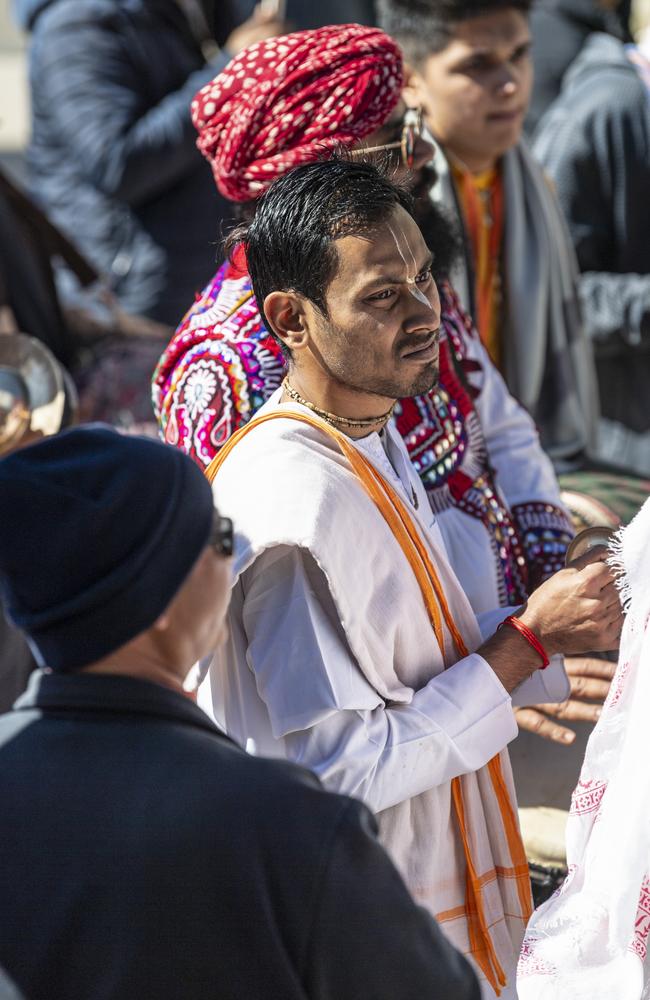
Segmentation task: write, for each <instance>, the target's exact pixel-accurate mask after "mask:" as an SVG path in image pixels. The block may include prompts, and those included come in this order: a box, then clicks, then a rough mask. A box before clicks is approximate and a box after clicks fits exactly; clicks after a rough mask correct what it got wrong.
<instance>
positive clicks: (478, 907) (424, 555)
mask: <svg viewBox="0 0 650 1000" xmlns="http://www.w3.org/2000/svg"><path fill="white" fill-rule="evenodd" d="M278 418H280V419H284V420H298V421H301V422H302V423H305V424H309V425H310V426H311V427H315V428H316V429H318V430H321V431H323V433H325V434H327V435H329V437H331V438H333V440H334V441H336V443H337V445H338V447H339V449H340V450H341V452H342V453H343V454H344V455H345V457H346V458H347V460H348V462H349V463H350V465H351V467H352V469H353V471H354V472H355V473H356V475H357V477H358V479H359V480H360V482H361V484H362V486H363V488H364V489H365V491H366V493H367V494H368V496H369V497H370V499H371V500H372V501H373V503H374V504H375V505H376V506H377V508H378V510H379V511H380V513H381V514H382V516H383V518H384V520H385V521H386V523H387V525H388V527H389V528H390V530H391V532H392V533H393V535H394V536H395V538H396V539H397V541H398V542H399V544H400V546H401V548H402V551H403V552H404V555H405V556H406V558H407V559H408V562H409V564H410V566H411V568H412V569H413V572H414V574H415V576H416V579H417V581H418V584H419V586H420V590H421V592H422V598H423V600H424V603H425V606H426V608H427V611H428V614H429V619H430V621H431V626H432V628H433V631H434V634H435V636H436V639H437V641H438V644H439V646H440V649H441V651H442V655H443V659H444V660H445V662H446V663H447V665H449V662H450V661H451V662H453V659H452V658H450V659H448V658H447V657H446V656H445V648H444V634H443V628H442V620H443V619H444V621H445V624H446V626H447V629H448V631H449V634H450V635H451V637H452V639H453V642H454V646H455V648H456V653H457V656H458V658H459V659H462V658H463V657H465V656H467V655H468V652H469V651H468V649H467V646H466V645H465V642H464V640H463V637H462V635H461V634H460V632H459V630H458V628H457V626H456V623H455V622H454V620H453V617H452V615H451V611H450V609H449V605H448V604H447V600H446V598H445V595H444V593H443V590H442V585H441V583H440V579H439V577H438V574H437V572H436V569H435V566H434V565H433V563H432V561H431V558H430V556H429V553H428V551H427V549H426V547H425V545H424V543H423V542H422V539H421V537H420V534H419V532H418V529H417V528H416V526H415V524H414V523H413V520H412V519H411V516H410V514H409V511H408V509H407V508H406V506H405V504H404V503H403V501H402V500H401V498H400V496H399V494H398V493H397V492H396V490H395V489H394V488H393V486H392V485H391V484H390V483H389V482H388V481H387V480H386V479H384V477H383V476H382V475H381V473H380V472H378V470H377V469H376V468H375V466H374V465H373V464H372V462H370V461H369V460H368V459H367V458H366V457H365V456H364V455H363V454H362V453H361V452H359V451H358V450H357V449H356V448H355V447H354V445H353V444H351V442H350V440H349V438H347V437H346V435H345V434H343V433H341V431H338V430H336V429H335V428H334V427H331V426H330V425H329V424H327V423H325V421H324V420H321V419H319V418H318V417H315V416H311V415H310V414H306V413H298V412H296V411H295V410H289V409H286V410H284V409H278V410H273V411H271V412H269V413H265V414H263V415H261V416H258V417H255V418H254V419H253V420H251V421H250V423H248V424H246V426H245V427H242V428H240V430H238V431H237V432H236V433H235V434H233V435H232V437H231V438H229V440H228V441H227V442H226V444H225V445H224V447H223V448H222V449H221V451H220V452H219V454H218V455H217V456H216V457H215V458H214V459H213V460H212V462H211V463H210V465H209V466H208V468H207V469H206V473H205V474H206V476H207V478H208V481H209V482H210V483H212V482H213V481H214V479H215V477H216V475H217V473H218V471H219V469H220V468H221V466H222V465H223V463H224V462H225V460H226V459H227V457H228V455H229V454H230V452H231V451H232V449H233V448H234V447H235V445H236V444H237V443H238V441H240V440H241V438H242V437H244V436H245V435H246V434H248V433H250V431H251V430H253V428H255V427H257V426H258V425H260V424H263V423H266V422H267V421H268V420H276V419H278ZM487 767H488V771H489V774H490V778H491V781H492V787H493V789H494V793H495V795H496V798H497V802H498V805H499V809H500V813H501V817H502V820H503V826H504V830H505V832H506V837H507V840H508V850H509V852H510V857H511V859H512V863H513V872H514V873H515V877H516V878H517V889H518V895H519V902H520V905H521V911H522V918H523V919H524V920H526V921H527V920H528V918H529V917H530V914H531V912H532V907H531V898H530V884H529V881H528V876H527V873H528V864H527V861H526V854H525V851H524V847H523V844H522V841H521V835H520V833H519V826H518V823H517V819H516V816H515V812H514V809H513V807H512V803H511V800H510V796H509V794H508V790H507V788H506V784H505V780H504V777H503V772H502V770H501V761H500V760H499V757H498V756H497V757H493V758H492V760H491V761H489V763H488V765H487ZM451 785H452V799H453V803H454V809H455V813H456V819H457V823H458V829H459V832H460V837H461V841H462V844H463V851H464V856H465V863H466V868H467V879H466V887H465V915H466V919H467V926H468V931H469V939H470V948H471V954H472V956H473V957H474V959H475V961H476V962H477V964H478V965H479V967H480V968H481V970H482V971H483V973H484V975H485V977H486V979H487V980H488V982H489V983H490V985H491V986H492V988H493V990H494V992H495V993H496V995H497V996H499V994H500V992H501V989H500V987H502V986H505V983H506V979H505V974H504V971H503V968H502V967H501V964H500V962H499V960H498V958H497V955H496V952H495V948H494V945H493V942H492V939H491V937H490V932H489V927H488V926H487V922H486V919H485V914H484V912H483V906H482V899H481V896H482V887H481V879H480V877H479V875H478V873H477V871H476V867H475V865H474V862H473V860H472V856H471V849H470V844H469V836H468V831H467V824H466V819H465V806H464V803H463V794H462V787H461V781H460V778H454V779H453V780H452V783H451ZM522 873H525V877H522Z"/></svg>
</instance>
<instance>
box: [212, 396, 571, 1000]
mask: <svg viewBox="0 0 650 1000" xmlns="http://www.w3.org/2000/svg"><path fill="white" fill-rule="evenodd" d="M277 402H278V398H272V399H271V400H270V401H269V403H268V404H267V406H266V407H265V409H272V408H275V406H276V405H277ZM294 408H295V409H300V407H294ZM274 424H275V425H279V426H282V425H283V424H286V422H283V421H277V422H274V423H271V424H267V425H265V427H264V428H257V429H256V430H254V431H253V432H251V434H250V435H249V436H248V438H246V439H245V441H243V442H241V443H240V444H239V445H237V447H236V449H235V451H234V452H233V453H232V455H231V456H230V457H229V458H228V459H227V460H226V463H225V464H224V466H223V468H222V470H221V472H220V473H219V475H218V476H217V479H216V481H215V486H214V490H215V496H216V501H217V504H218V506H219V508H220V510H221V512H222V513H224V514H227V515H229V516H233V517H234V518H235V519H236V523H237V526H238V528H240V529H241V531H242V536H243V537H239V545H238V553H237V560H236V574H237V579H236V583H235V586H234V591H233V600H232V604H231V609H230V613H229V625H230V637H229V640H228V643H227V645H226V647H225V648H224V649H223V650H221V651H220V652H219V653H218V654H217V655H216V656H215V658H214V660H213V662H212V664H211V666H210V670H209V673H208V676H207V678H206V681H205V683H204V684H203V685H202V687H201V689H200V692H199V703H200V704H201V705H202V706H203V707H204V708H206V710H208V711H209V713H210V714H211V715H213V717H214V718H215V719H216V721H217V722H218V723H219V724H220V725H221V726H222V727H223V728H224V729H225V730H226V731H227V732H228V733H229V735H231V736H232V737H233V738H234V739H236V740H237V741H238V742H239V743H241V744H242V745H244V746H246V747H247V748H248V749H249V750H251V751H254V752H256V753H260V754H265V755H276V756H282V757H286V758H288V759H290V760H293V761H295V762H297V763H300V764H302V765H304V766H306V767H309V768H310V769H311V770H313V771H315V772H316V773H317V774H319V775H320V777H321V778H322V779H323V780H324V781H325V783H326V784H327V786H328V787H329V788H332V789H333V790H337V791H341V792H347V793H349V794H352V795H356V796H358V797H360V798H362V799H363V800H364V801H365V802H366V803H367V804H368V805H369V806H370V807H371V808H372V809H373V810H374V811H375V812H377V813H379V814H380V827H381V825H382V823H381V820H382V815H381V814H383V815H384V816H386V817H387V818H388V820H389V822H390V817H391V816H393V815H394V810H395V809H396V808H397V809H398V810H399V809H402V810H403V808H404V806H405V805H406V804H407V803H409V802H410V801H412V800H415V799H416V797H417V796H421V795H423V794H424V793H427V794H429V795H431V794H433V795H434V796H435V795H438V797H439V808H438V809H437V811H436V810H434V813H433V815H434V816H435V817H437V819H435V822H434V823H433V824H432V826H431V828H430V829H427V839H428V840H429V842H430V843H431V845H432V848H433V845H436V850H437V851H440V852H443V854H444V853H445V852H448V853H449V858H450V864H451V859H452V858H453V857H454V856H455V853H456V852H457V850H458V848H457V845H455V843H454V836H453V833H452V831H451V829H450V825H449V824H450V801H449V795H450V792H449V789H450V781H451V779H452V778H454V777H456V776H457V775H463V774H470V773H472V772H474V771H477V770H478V769H479V768H482V767H483V766H484V765H485V764H486V763H487V761H488V760H490V758H492V757H493V756H495V755H496V754H497V753H498V752H499V751H500V750H502V749H503V748H504V747H505V746H506V744H507V743H508V742H509V741H510V740H511V739H513V738H514V736H515V735H516V732H517V728H516V725H515V722H514V718H513V714H512V708H511V699H510V696H509V695H508V693H507V692H506V691H505V689H504V688H503V686H502V685H501V683H500V681H499V680H498V678H497V677H496V675H495V674H494V672H493V671H492V669H491V668H490V666H489V665H488V664H487V663H486V661H485V660H484V659H483V658H482V657H481V656H479V655H478V654H476V653H473V654H470V655H469V656H467V657H466V658H464V659H463V660H462V661H460V662H459V663H457V664H454V665H453V666H452V667H450V668H449V669H447V670H444V671H443V669H442V664H441V663H440V660H439V653H436V652H435V650H434V649H433V648H432V643H431V640H432V638H433V633H432V630H431V627H430V625H429V623H428V619H427V617H426V613H425V612H424V606H423V604H422V600H421V597H420V596H419V591H418V590H417V587H415V589H414V588H413V585H414V579H411V577H412V573H411V571H410V569H409V568H408V566H407V567H406V568H405V569H403V570H402V569H400V572H403V573H404V579H403V586H400V585H399V584H397V585H396V581H395V579H394V577H391V574H390V573H389V575H388V577H387V581H388V584H390V587H391V593H390V595H389V596H390V600H388V602H387V603H386V604H385V605H384V612H383V613H384V614H385V616H386V632H385V645H386V648H385V649H383V651H382V643H381V636H380V635H379V636H378V635H377V634H376V633H377V629H376V628H375V629H374V633H375V634H372V635H371V634H366V632H368V633H370V631H372V629H371V624H370V621H368V625H367V628H366V625H365V619H364V612H363V610H362V609H363V608H364V607H366V606H367V608H368V612H367V613H369V612H372V611H374V610H376V609H374V607H373V606H371V604H369V603H368V602H369V601H375V603H376V600H381V598H382V595H381V594H380V595H379V596H377V595H375V594H373V593H372V591H373V588H376V589H378V590H382V589H385V587H386V583H385V582H384V577H383V575H382V560H383V559H384V558H385V553H383V552H382V548H387V547H388V546H386V545H382V539H381V538H377V540H376V541H375V543H374V544H375V546H377V545H378V546H379V547H380V548H379V549H378V551H377V552H374V551H367V550H363V551H355V552H352V551H350V552H349V558H350V560H354V563H352V562H351V563H350V564H349V569H348V571H347V572H348V575H349V576H354V577H355V579H358V580H360V581H364V583H365V588H366V591H367V593H364V591H363V586H362V585H361V584H358V585H356V591H355V593H356V595H357V600H356V602H355V604H358V606H359V608H360V609H361V613H360V619H361V620H359V621H356V620H353V619H354V617H355V616H354V608H353V607H352V608H346V607H345V600H346V597H345V585H346V584H347V581H344V582H343V585H342V589H343V591H344V593H343V594H342V593H341V582H340V581H335V580H332V579H331V577H330V578H329V579H328V575H327V572H328V571H329V572H331V566H327V565H323V564H326V563H328V561H329V559H328V556H327V554H326V546H325V549H323V548H321V549H320V550H319V551H318V552H310V551H309V545H307V544H304V539H303V536H304V531H305V529H304V527H303V526H302V525H301V524H300V523H296V524H295V542H294V543H293V544H290V537H289V536H291V533H292V531H293V530H294V529H293V527H292V524H293V522H292V521H291V518H289V519H288V527H287V524H286V522H287V518H286V517H285V512H284V511H283V510H282V509H280V508H278V500H277V496H276V494H277V493H278V491H280V495H282V490H284V496H285V502H286V498H287V497H290V498H291V502H293V503H294V504H295V505H296V506H295V511H294V519H295V521H296V522H298V521H300V520H301V514H300V510H301V501H300V499H296V498H295V497H294V496H293V495H292V494H291V493H287V484H286V476H287V475H288V474H290V470H291V462H289V463H285V464H284V465H283V464H282V463H281V462H280V461H278V463H277V479H276V481H275V483H274V480H273V477H272V476H269V477H268V479H267V480H266V481H265V482H264V486H263V489H262V491H261V492H260V494H259V497H257V498H255V503H254V504H252V503H251V502H250V501H251V498H250V496H248V498H247V496H246V491H247V490H250V485H251V484H250V481H248V482H247V481H246V479H247V477H248V476H249V475H250V476H252V475H253V474H254V470H253V469H251V468H250V460H251V458H253V457H254V454H255V448H256V447H257V448H261V449H264V451H263V452H262V451H260V457H261V456H262V455H264V456H265V459H266V460H268V449H269V448H271V449H273V448H274V447H275V446H276V444H277V442H275V435H274V433H273V428H274ZM265 429H267V433H266V434H264V431H265ZM296 433H297V432H296ZM255 435H258V436H259V438H258V440H257V441H256V442H254V441H253V438H254V436H255ZM294 436H295V435H294ZM246 441H248V442H249V449H248V453H247V454H246V455H242V456H240V460H239V463H236V462H235V463H234V465H233V467H232V470H231V472H230V475H229V463H232V462H233V459H234V458H235V456H236V453H237V451H238V449H243V446H244V444H245V443H246ZM354 443H355V444H356V446H357V447H358V448H359V449H360V450H362V451H363V452H364V453H365V454H366V456H367V457H369V458H370V459H371V461H372V462H373V463H374V464H375V465H376V467H377V468H378V469H379V470H380V471H381V473H382V474H383V475H384V476H385V477H386V478H387V479H389V480H390V481H391V482H392V483H393V485H395V487H396V489H397V490H398V491H399V492H400V494H401V496H402V497H403V499H404V500H406V502H407V503H409V504H410V505H411V509H412V513H413V517H414V519H415V520H416V522H417V524H418V527H419V528H420V531H421V533H422V535H423V537H425V538H426V539H427V541H428V543H429V547H430V549H431V551H432V552H433V553H434V554H435V558H436V565H437V567H438V568H440V567H441V566H442V571H443V574H444V575H443V580H444V579H448V581H449V586H451V587H452V589H453V588H454V587H455V588H457V586H458V585H457V583H455V582H454V578H453V574H452V571H451V569H450V568H449V566H448V564H447V561H446V557H445V554H444V545H443V543H442V537H441V535H440V531H439V528H438V526H437V524H436V520H435V517H434V515H433V514H432V512H431V509H430V507H429V504H428V500H427V496H426V493H425V491H424V489H423V487H422V485H421V482H420V479H419V477H418V476H417V474H416V473H415V471H414V470H413V468H412V466H411V463H410V461H409V458H408V454H407V452H406V450H405V447H404V445H403V443H402V441H401V438H400V437H399V435H398V434H397V433H396V432H395V431H394V430H393V429H392V428H391V427H389V428H387V430H386V432H385V447H384V445H383V444H382V441H381V440H380V438H379V436H378V435H376V434H373V435H370V436H369V437H368V438H365V439H364V440H362V441H357V442H354ZM279 447H281V444H280V445H279ZM322 451H323V456H322V457H323V460H324V461H327V460H329V459H330V458H331V453H328V449H327V448H323V449H322ZM387 452H388V454H387ZM298 454H299V453H296V455H298ZM278 455H279V457H280V455H281V453H280V452H278ZM388 456H390V460H389V457H388ZM307 457H309V456H307ZM274 467H276V466H274ZM294 468H295V469H296V472H298V470H297V467H295V466H294ZM301 474H302V475H304V468H301V469H300V473H299V474H298V479H297V482H299V481H300V475H301ZM274 485H275V486H276V488H275V489H274ZM302 487H303V488H304V489H305V490H306V492H307V493H308V491H309V488H310V487H309V485H308V479H307V480H303V481H302ZM338 488H340V487H338ZM360 488H361V487H359V489H360ZM242 491H243V492H242ZM303 502H304V504H308V503H309V502H310V498H309V497H308V496H307V495H305V496H304V499H303ZM366 502H367V503H368V504H369V503H370V501H367V500H366ZM370 506H371V507H372V505H370ZM370 515H372V516H374V510H368V516H369V517H370ZM269 518H271V519H276V520H278V521H283V523H285V526H284V527H283V528H281V529H280V528H279V529H278V532H279V534H278V537H277V539H276V541H275V542H266V543H264V542H262V543H260V542H255V541H254V540H253V536H255V535H256V533H259V532H261V536H260V537H265V536H266V535H268V538H269V539H272V538H273V534H274V528H273V526H272V525H271V524H268V525H267V526H264V525H262V524H261V522H262V521H264V520H265V519H269ZM327 527H328V526H327ZM323 530H327V528H326V527H324V529H323ZM387 530H388V529H387V527H386V526H385V524H384V525H383V528H380V529H379V531H380V532H382V531H383V532H386V531H387ZM359 536H360V538H361V537H362V536H363V538H362V541H363V540H364V539H365V538H366V537H367V536H364V530H363V529H362V527H361V526H359ZM301 539H303V544H301ZM388 540H389V541H391V540H392V536H390V534H389V539H388ZM364 543H365V544H366V545H367V544H368V542H367V541H365V542H364ZM332 544H333V546H334V542H333V543H332ZM351 544H354V529H353V531H352V535H351ZM258 550H259V551H258ZM332 560H333V562H332V565H335V564H336V560H335V559H334V557H332ZM366 563H367V566H366V565H365V564H366ZM338 565H340V563H339V564H338ZM402 592H403V594H404V603H403V606H400V605H399V601H400V599H401V595H402ZM459 602H461V603H462V602H464V606H463V614H466V615H469V616H471V611H470V610H469V606H468V605H467V603H466V600H465V598H463V597H462V594H461V593H460V591H458V594H457V596H456V605H457V606H458V604H459ZM453 611H454V608H453V606H452V612H453ZM348 612H349V613H348ZM507 613H508V609H498V610H497V611H496V612H495V613H494V614H493V615H492V616H491V619H492V620H491V622H490V624H489V625H487V626H486V629H487V634H490V633H491V631H492V630H493V627H494V625H495V624H496V622H498V621H499V620H500V619H501V618H502V617H504V616H505V614H507ZM486 617H490V616H486ZM474 628H475V647H476V645H478V644H479V643H480V636H479V632H478V628H477V627H476V626H474ZM391 644H392V647H391ZM391 648H393V650H394V651H393V652H392V653H391ZM373 650H374V652H373ZM382 656H383V658H385V660H386V663H387V664H388V666H387V667H386V668H385V669H384V670H383V672H382V668H381V664H380V663H378V660H379V659H381V658H382ZM393 659H394V668H395V670H394V674H392V670H393V668H392V667H391V666H390V664H391V663H392V661H393ZM436 659H437V660H438V662H437V663H436ZM526 688H528V689H532V690H530V691H527V690H526ZM564 688H565V678H564V673H563V670H562V667H561V665H559V666H555V667H552V668H549V670H547V671H545V672H544V673H541V672H537V673H536V674H535V675H534V676H533V678H531V680H530V681H529V682H527V684H526V685H522V686H521V688H520V690H519V692H518V694H519V696H520V700H521V701H522V702H526V701H528V702H531V701H551V700H555V699H557V697H558V695H560V696H561V693H562V692H563V691H564ZM387 810H388V812H386V811H387ZM393 832H394V831H393ZM389 846H394V845H389ZM393 856H394V858H395V860H396V861H397V863H398V865H399V866H400V867H401V869H402V872H403V874H404V876H405V878H406V880H407V882H408V883H409V885H410V887H411V889H412V891H414V893H415V894H416V896H418V897H419V899H420V901H421V902H423V903H424V904H425V905H428V906H429V908H430V909H431V910H432V911H434V912H436V911H437V909H440V907H438V906H437V905H436V900H432V899H431V898H428V896H427V892H428V885H425V884H424V883H422V884H418V877H417V876H416V875H414V872H413V871H409V868H410V861H409V857H408V856H407V854H405V853H404V851H402V850H401V849H400V846H399V844H398V845H397V847H394V849H393ZM411 867H412V866H411ZM416 867H417V866H416ZM443 908H444V907H443ZM450 936H452V940H453V939H454V937H453V935H450ZM456 943H458V944H460V946H461V947H463V944H464V942H463V941H459V940H458V937H457V935H456ZM464 950H466V948H464ZM517 951H518V945H517V946H515V947H514V951H513V955H514V960H515V961H516V952H517ZM513 968H514V967H513ZM513 968H512V969H510V970H509V971H510V972H512V971H513ZM483 989H484V995H485V996H486V997H491V996H493V993H492V991H491V989H490V988H489V986H488V985H487V983H485V982H484V983H483ZM511 996H514V993H513V992H504V993H503V994H502V997H504V998H505V997H511Z"/></svg>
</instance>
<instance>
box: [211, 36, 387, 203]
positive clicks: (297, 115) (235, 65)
mask: <svg viewBox="0 0 650 1000" xmlns="http://www.w3.org/2000/svg"><path fill="white" fill-rule="evenodd" d="M402 79H403V72H402V56H401V53H400V51H399V49H398V47H397V45H396V44H395V42H393V41H392V39H390V38H389V37H388V35H385V34H384V33H383V31H379V30H378V29H377V28H366V27H363V26H362V25H360V24H344V25H331V26H328V27H325V28H318V29H316V30H314V31H297V32H294V33H293V34H291V35H282V36H280V37H279V38H270V39H268V40H267V41H264V42H257V43H256V44H255V45H251V46H249V48H247V49H244V50H243V51H242V52H240V53H239V55H237V56H236V57H235V58H234V59H233V60H232V61H231V62H230V63H228V65H227V66H226V68H225V69H224V70H223V72H221V73H220V74H219V76H217V77H215V79H214V80H213V81H212V83H209V84H207V86H205V87H203V89H202V90H200V91H199V92H198V94H197V95H196V97H195V98H194V100H193V101H192V120H193V121H194V125H195V126H196V128H197V130H198V132H199V139H198V142H197V145H198V147H199V149H200V150H201V152H202V153H203V155H204V156H205V157H206V158H207V159H208V160H209V161H210V164H211V166H212V172H213V173H214V177H215V180H216V182H217V187H218V188H219V190H220V191H221V193H222V194H223V195H225V197H226V198H229V199H230V200H231V201H251V200H253V199H255V198H258V197H259V196H260V195H261V194H262V193H263V192H264V191H265V190H266V189H267V188H268V187H269V185H270V184H271V183H272V182H273V181H274V180H276V179H277V178H278V177H281V176H282V174H284V173H286V172H287V170H290V169H291V168H292V167H296V166H298V165H299V164H301V163H310V162H312V161H313V160H315V159H316V158H317V157H318V156H319V155H320V154H321V153H322V152H323V150H326V149H332V148H336V147H338V146H341V145H342V146H345V147H349V146H352V145H354V144H355V143H357V142H358V141H359V140H360V139H363V137H364V136H366V135H369V134H370V133H371V132H374V131H375V130H376V129H378V128H380V127H381V126H382V125H383V124H384V122H385V121H386V119H387V118H388V116H389V115H390V112H391V111H392V109H393V108H394V107H395V105H396V104H397V101H398V100H399V97H400V92H401V88H402Z"/></svg>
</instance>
